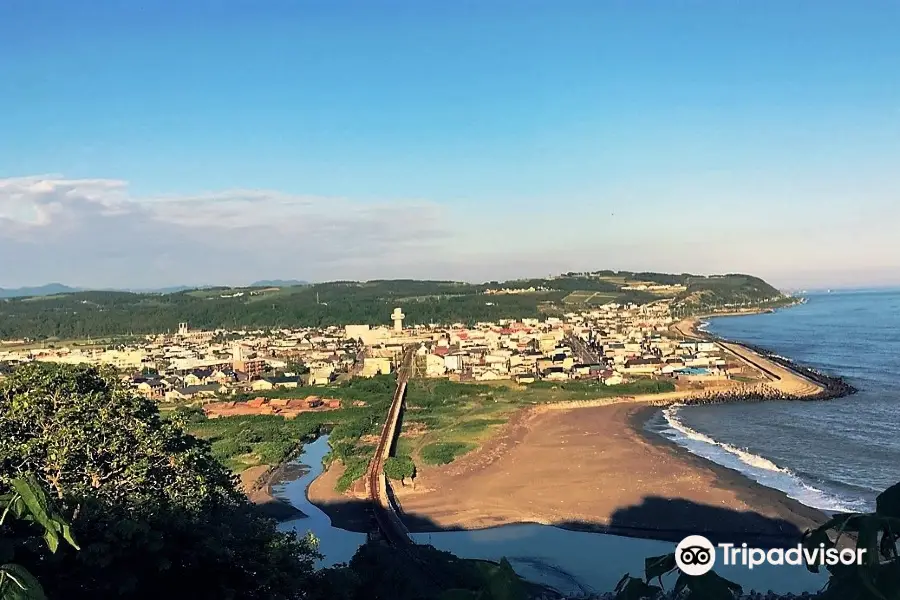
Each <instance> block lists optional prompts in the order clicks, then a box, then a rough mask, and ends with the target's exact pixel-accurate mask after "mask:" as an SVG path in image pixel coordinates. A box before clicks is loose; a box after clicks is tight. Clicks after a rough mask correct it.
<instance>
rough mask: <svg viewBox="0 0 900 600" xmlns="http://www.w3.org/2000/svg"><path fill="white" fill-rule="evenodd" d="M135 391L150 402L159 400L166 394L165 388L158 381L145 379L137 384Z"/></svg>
mask: <svg viewBox="0 0 900 600" xmlns="http://www.w3.org/2000/svg"><path fill="white" fill-rule="evenodd" d="M137 391H138V392H139V393H140V394H141V395H142V396H146V397H147V398H150V399H151V400H161V399H162V398H163V397H164V396H165V393H166V386H165V384H163V382H162V381H160V380H159V379H145V380H143V381H141V382H139V383H138V384H137Z"/></svg>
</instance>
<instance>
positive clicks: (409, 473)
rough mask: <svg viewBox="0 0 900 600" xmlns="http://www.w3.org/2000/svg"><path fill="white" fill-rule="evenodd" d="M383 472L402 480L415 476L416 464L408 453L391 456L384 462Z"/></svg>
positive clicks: (391, 477)
mask: <svg viewBox="0 0 900 600" xmlns="http://www.w3.org/2000/svg"><path fill="white" fill-rule="evenodd" d="M384 474H385V475H387V476H388V477H389V478H390V479H394V480H396V481H400V482H404V481H405V480H407V479H413V478H414V477H415V476H416V465H415V463H413V459H412V458H410V457H409V455H406V454H404V455H401V456H391V457H390V458H388V459H387V460H386V461H385V462H384Z"/></svg>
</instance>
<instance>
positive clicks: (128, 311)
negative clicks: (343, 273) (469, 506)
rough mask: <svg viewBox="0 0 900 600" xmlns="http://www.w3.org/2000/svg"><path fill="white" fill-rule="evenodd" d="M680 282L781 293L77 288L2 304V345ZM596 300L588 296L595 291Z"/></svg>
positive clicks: (717, 296)
mask: <svg viewBox="0 0 900 600" xmlns="http://www.w3.org/2000/svg"><path fill="white" fill-rule="evenodd" d="M630 281H648V282H659V283H679V284H682V285H685V286H687V292H685V293H684V294H682V295H681V296H680V297H679V300H680V301H682V302H684V303H686V304H691V305H693V304H698V305H699V304H702V303H715V302H718V303H727V302H734V303H740V302H757V301H761V300H765V299H768V298H774V297H778V296H779V295H780V294H779V293H778V291H777V290H775V288H773V287H772V286H770V285H768V284H767V283H765V282H764V281H762V280H761V279H758V278H756V277H751V276H749V275H725V276H720V277H699V276H694V275H687V274H685V275H663V274H654V273H625V272H620V273H615V272H612V271H600V272H598V273H594V274H590V275H576V274H570V275H566V276H561V277H556V278H551V279H527V280H520V281H507V282H503V283H500V282H496V281H494V282H489V283H485V284H479V285H473V284H468V283H459V282H450V281H413V280H393V281H367V282H331V283H322V284H316V285H303V286H293V287H282V288H278V289H275V288H265V289H260V288H255V289H254V288H242V289H228V288H205V289H202V290H189V291H179V292H174V293H170V294H149V293H144V294H138V293H130V292H73V293H69V294H59V295H54V296H43V297H41V298H40V301H33V299H30V298H4V299H0V339H4V338H24V337H28V338H32V339H50V338H53V339H85V338H96V337H98V336H118V335H132V334H146V333H161V332H166V331H174V330H176V329H177V327H178V323H180V322H187V323H189V324H190V325H191V327H194V328H198V329H217V328H226V329H229V328H231V329H233V328H239V327H247V328H271V327H296V326H327V325H343V324H347V323H368V324H383V323H385V322H386V321H387V320H388V315H389V314H390V311H391V310H392V309H393V308H394V307H397V306H399V307H401V308H402V309H403V312H404V313H406V315H407V322H408V323H410V324H418V323H454V322H462V323H470V324H471V323H474V322H476V321H496V320H498V319H501V318H525V317H541V316H543V315H545V314H547V313H549V312H554V311H559V310H563V309H565V308H566V307H567V306H571V303H584V304H586V305H594V304H598V303H601V304H602V303H605V302H608V301H610V300H611V299H615V301H616V302H620V303H625V302H634V303H638V304H643V303H647V302H651V301H654V300H656V299H658V296H656V295H654V294H650V293H646V292H639V291H630V290H622V289H621V287H622V285H624V283H627V282H630ZM501 287H510V288H527V287H535V288H539V287H543V288H546V289H549V290H552V291H549V292H542V293H539V294H495V295H490V296H487V295H485V294H484V291H485V290H486V289H488V288H501ZM588 294H590V295H588Z"/></svg>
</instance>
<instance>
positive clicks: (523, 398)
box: [397, 379, 675, 465]
mask: <svg viewBox="0 0 900 600" xmlns="http://www.w3.org/2000/svg"><path fill="white" fill-rule="evenodd" d="M674 389H675V386H674V385H673V384H672V382H670V381H657V380H652V379H639V380H636V381H633V382H630V383H626V384H622V385H612V386H608V385H604V384H603V383H601V382H598V381H587V380H585V381H565V382H558V383H556V382H548V381H543V382H536V383H532V384H528V385H525V386H518V385H515V384H512V383H510V382H505V383H502V384H499V385H498V384H494V385H487V384H477V383H455V382H451V381H448V380H445V379H435V380H430V379H414V380H412V381H410V382H409V385H408V387H407V391H406V411H405V412H404V415H403V424H402V429H401V437H400V440H399V442H398V445H397V454H405V455H409V456H411V457H412V459H413V461H415V462H418V463H421V464H430V465H439V464H447V463H450V462H453V461H454V460H455V459H456V458H458V457H459V456H462V455H463V454H465V453H467V452H470V451H472V450H474V449H475V448H477V447H479V446H480V445H481V444H482V443H484V442H485V441H486V440H487V439H489V438H490V437H491V436H492V435H493V434H494V433H495V432H496V431H497V429H498V428H499V427H500V426H502V425H503V424H505V423H506V422H507V421H508V420H509V417H510V416H511V415H512V414H513V413H514V412H515V411H516V410H518V409H520V408H522V407H526V406H532V405H535V404H542V403H547V402H564V401H572V400H591V399H595V398H609V397H614V396H636V395H639V394H656V393H662V392H670V391H673V390H674Z"/></svg>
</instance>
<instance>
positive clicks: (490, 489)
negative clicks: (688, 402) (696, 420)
mask: <svg viewBox="0 0 900 600" xmlns="http://www.w3.org/2000/svg"><path fill="white" fill-rule="evenodd" d="M655 410H657V409H655V408H653V407H650V406H648V405H647V404H644V403H639V402H622V403H612V404H609V405H606V406H595V407H588V408H577V409H571V410H538V411H534V410H524V411H522V412H520V413H518V414H517V415H516V416H515V417H514V418H513V419H512V420H511V421H510V423H509V424H508V425H507V426H506V427H505V428H504V429H503V431H502V433H500V434H499V435H498V436H497V437H495V438H493V439H492V440H491V441H489V442H488V443H487V444H485V445H484V446H483V447H482V448H481V449H480V450H477V451H475V452H473V453H471V454H469V455H467V456H465V457H463V458H461V459H459V460H457V461H455V462H454V463H452V464H450V465H446V466H443V467H426V468H423V469H421V470H420V474H419V477H418V478H417V482H416V486H415V489H412V488H410V487H402V486H395V491H396V493H397V495H398V497H399V499H400V502H401V505H402V509H403V512H404V522H406V523H407V525H408V527H409V528H410V529H411V530H413V531H438V530H442V529H480V528H485V527H493V526H497V525H503V524H511V523H543V524H552V525H558V526H562V527H567V528H573V529H586V530H595V531H605V532H612V533H618V534H622V535H630V536H635V537H652V538H656V539H673V540H680V539H681V538H682V537H684V535H686V532H690V533H698V532H702V533H705V534H707V535H708V537H711V538H716V539H719V540H740V541H754V540H756V541H760V542H771V543H772V544H776V543H779V544H780V543H783V542H790V541H794V543H796V542H795V540H796V536H797V535H798V533H799V532H801V531H803V530H805V529H806V528H809V527H813V526H815V525H816V524H818V523H821V522H823V520H824V519H825V515H824V514H822V513H821V512H819V511H816V510H813V509H810V508H808V507H806V506H803V505H802V504H800V503H799V502H796V501H794V500H791V499H789V498H788V497H787V496H785V495H784V494H782V493H781V492H778V491H775V490H771V489H769V488H765V487H763V486H760V485H758V484H756V483H755V482H752V481H751V480H749V479H747V478H746V477H744V476H743V475H741V474H739V473H737V472H736V471H732V470H730V469H726V468H724V467H720V466H718V465H716V464H714V463H712V462H709V461H707V460H705V459H702V458H699V457H696V456H693V455H691V454H690V453H688V452H687V451H685V450H684V449H682V448H680V447H678V446H676V445H675V444H673V443H671V442H668V441H667V440H664V439H663V438H661V437H659V436H658V435H656V434H651V433H647V432H644V431H643V428H642V423H643V422H644V421H645V420H646V418H647V417H648V416H649V414H650V413H651V412H652V411H655ZM316 487H317V489H316V492H317V493H316V494H315V496H316V497H314V498H312V497H311V500H312V501H313V502H315V503H316V504H317V505H319V506H320V507H321V508H323V510H325V511H326V512H328V513H329V516H331V517H332V520H333V522H334V524H335V525H337V526H339V527H344V528H350V529H353V528H354V526H357V527H358V525H359V523H360V522H361V520H360V518H359V517H357V518H356V519H348V518H347V517H348V515H347V514H346V510H344V514H341V513H340V511H335V510H333V509H334V508H339V507H342V505H343V507H344V508H346V504H345V503H346V501H347V500H348V499H347V498H342V497H340V496H338V495H337V494H335V493H334V492H329V491H328V490H326V489H324V487H325V486H316ZM334 503H337V504H334Z"/></svg>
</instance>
